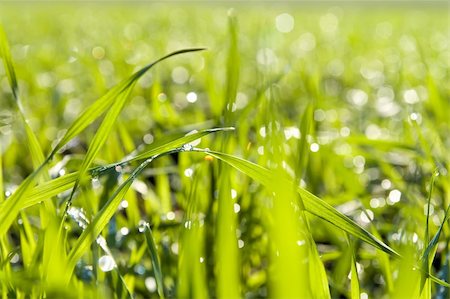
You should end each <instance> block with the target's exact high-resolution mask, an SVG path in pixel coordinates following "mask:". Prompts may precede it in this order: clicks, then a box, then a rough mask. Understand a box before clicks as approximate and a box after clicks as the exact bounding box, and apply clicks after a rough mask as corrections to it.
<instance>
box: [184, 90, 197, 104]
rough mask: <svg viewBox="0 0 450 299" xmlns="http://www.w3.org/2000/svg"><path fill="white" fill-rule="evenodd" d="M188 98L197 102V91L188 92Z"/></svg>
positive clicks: (192, 101) (190, 101)
mask: <svg viewBox="0 0 450 299" xmlns="http://www.w3.org/2000/svg"><path fill="white" fill-rule="evenodd" d="M186 100H187V101H188V102H189V103H195V102H197V94H196V93H195V92H193V91H191V92H188V94H187V95H186Z"/></svg>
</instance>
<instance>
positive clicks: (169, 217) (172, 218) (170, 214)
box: [166, 212, 175, 221]
mask: <svg viewBox="0 0 450 299" xmlns="http://www.w3.org/2000/svg"><path fill="white" fill-rule="evenodd" d="M166 217H167V220H171V221H172V220H175V213H174V212H169V213H167V215H166Z"/></svg>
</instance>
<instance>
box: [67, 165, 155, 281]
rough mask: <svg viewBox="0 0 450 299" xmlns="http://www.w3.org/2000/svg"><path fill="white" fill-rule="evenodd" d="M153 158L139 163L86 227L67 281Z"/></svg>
mask: <svg viewBox="0 0 450 299" xmlns="http://www.w3.org/2000/svg"><path fill="white" fill-rule="evenodd" d="M152 160H153V159H151V158H150V159H148V160H146V161H144V162H143V163H142V164H141V165H139V166H138V167H137V168H136V169H135V170H134V171H133V173H132V174H131V175H130V176H129V177H128V178H127V179H126V180H125V181H124V182H123V183H122V184H121V185H120V186H119V187H118V188H117V189H116V190H115V191H114V193H113V194H112V195H111V197H110V198H109V199H108V202H107V203H106V204H105V205H104V206H103V207H102V209H101V210H100V211H99V212H98V213H97V214H96V215H95V217H94V219H93V220H92V222H91V223H90V224H89V225H88V226H87V227H86V229H85V230H84V231H83V233H82V234H81V236H80V237H79V238H78V240H77V242H76V243H75V245H74V246H73V248H72V250H71V251H70V253H69V256H68V259H69V263H68V268H67V274H66V277H65V283H68V282H69V279H70V277H71V275H72V272H73V269H74V268H75V265H76V263H77V261H78V260H79V259H80V258H81V257H82V256H83V254H84V253H85V252H86V251H87V250H88V249H89V247H90V245H91V243H92V242H93V241H94V240H95V239H96V238H97V236H98V235H99V234H100V233H101V231H102V230H103V229H104V228H105V227H106V225H107V224H108V222H109V220H110V219H111V218H112V217H113V216H114V214H115V213H116V211H117V208H118V207H119V204H120V202H121V201H122V199H123V197H124V196H125V194H126V193H127V191H128V189H129V188H130V187H131V184H132V183H133V181H134V179H135V178H136V177H137V176H138V175H139V174H140V173H141V172H142V171H143V170H144V169H145V167H146V166H147V165H148V164H149V163H150V162H151V161H152Z"/></svg>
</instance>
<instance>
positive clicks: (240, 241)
mask: <svg viewBox="0 0 450 299" xmlns="http://www.w3.org/2000/svg"><path fill="white" fill-rule="evenodd" d="M244 245H245V242H244V241H242V240H241V239H239V240H238V247H239V248H243V247H244Z"/></svg>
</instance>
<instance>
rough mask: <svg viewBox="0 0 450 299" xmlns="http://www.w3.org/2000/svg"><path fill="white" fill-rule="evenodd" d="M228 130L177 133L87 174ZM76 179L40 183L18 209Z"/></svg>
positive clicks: (74, 176)
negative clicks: (134, 154) (136, 153)
mask: <svg viewBox="0 0 450 299" xmlns="http://www.w3.org/2000/svg"><path fill="white" fill-rule="evenodd" d="M230 130H234V128H213V129H206V130H201V131H199V132H195V133H191V134H189V133H188V134H185V133H177V134H172V135H168V136H165V137H163V138H161V139H158V140H156V141H155V142H154V143H152V144H150V145H149V146H148V147H147V149H146V150H145V151H144V152H143V153H141V154H138V155H136V156H131V157H129V158H128V159H125V160H124V161H121V162H117V163H113V164H110V165H105V166H99V167H94V168H91V169H90V170H89V172H90V174H91V176H93V177H97V176H99V175H101V174H102V173H104V172H106V171H107V170H109V169H113V168H114V167H116V166H118V165H123V164H128V163H131V162H135V161H142V160H145V159H148V158H150V157H152V156H154V155H156V154H158V153H161V152H166V151H169V150H173V149H175V148H178V147H182V146H183V145H185V144H188V143H190V142H192V141H194V140H197V139H199V138H202V137H204V136H206V135H209V134H212V133H216V132H222V131H230ZM77 177H78V172H74V173H70V174H66V175H64V176H61V177H58V178H56V179H53V180H51V181H48V182H45V183H42V184H40V185H39V186H36V187H35V188H33V189H32V190H31V191H30V192H29V194H28V196H27V197H26V199H25V200H24V202H23V204H22V205H21V206H20V207H19V209H24V208H28V207H30V206H33V205H35V204H38V203H39V202H41V201H44V200H46V199H48V198H51V197H53V196H55V195H58V194H60V193H62V192H64V191H66V190H69V189H70V188H73V186H74V184H75V181H76V179H77ZM13 196H14V195H13ZM3 207H4V203H3V204H2V203H1V202H0V211H1V210H2V209H3Z"/></svg>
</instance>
